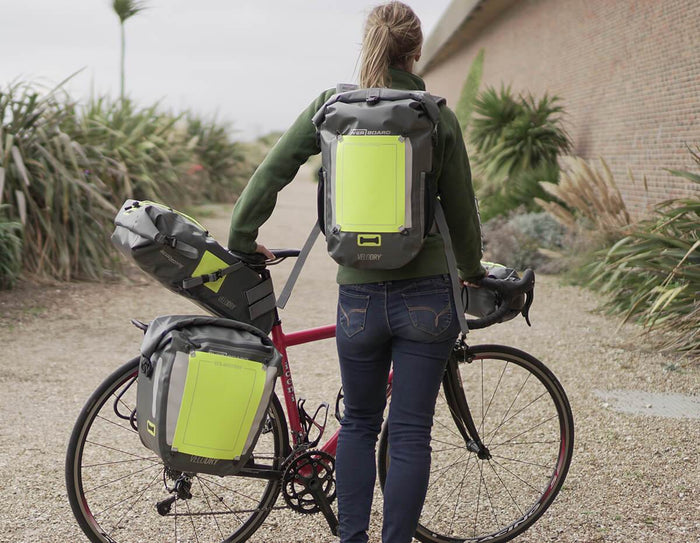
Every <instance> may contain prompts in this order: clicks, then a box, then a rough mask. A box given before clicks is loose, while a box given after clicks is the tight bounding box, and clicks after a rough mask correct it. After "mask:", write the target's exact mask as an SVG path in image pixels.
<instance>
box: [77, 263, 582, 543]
mask: <svg viewBox="0 0 700 543" xmlns="http://www.w3.org/2000/svg"><path fill="white" fill-rule="evenodd" d="M298 254H299V251H297V250H280V251H276V252H275V256H276V257H277V258H276V260H275V261H273V263H276V262H279V261H281V260H283V259H284V258H287V257H295V256H298ZM262 273H263V275H264V276H265V277H269V271H268V270H266V269H265V270H263V271H262ZM482 288H491V289H493V290H494V291H495V292H497V293H498V296H500V297H501V298H502V299H503V300H504V303H502V304H501V309H500V310H499V311H497V312H496V313H494V314H492V315H489V316H487V317H484V318H483V319H474V320H470V321H469V324H470V328H472V329H476V328H483V327H485V326H489V325H491V324H494V323H497V322H500V320H501V318H502V316H503V314H504V313H505V310H507V306H508V303H507V301H508V300H509V299H510V297H512V296H516V295H519V294H521V293H522V292H525V291H528V290H529V291H532V289H533V288H534V274H533V273H532V272H531V271H529V270H528V271H527V272H526V273H525V274H524V276H523V278H522V279H521V280H520V281H518V282H505V281H499V280H496V279H487V280H485V282H484V284H483V285H482ZM499 312H500V313H499ZM334 336H335V326H323V327H320V328H314V329H310V330H301V331H297V332H292V333H289V334H286V333H284V332H283V330H282V323H281V321H280V319H279V317H278V318H277V319H276V323H275V326H274V328H273V330H272V338H273V340H274V343H275V345H276V346H277V349H278V350H279V351H280V353H281V354H282V356H283V376H282V378H281V380H280V381H281V382H280V385H281V389H282V393H283V397H284V406H285V408H284V409H283V407H282V404H281V402H280V401H279V398H278V397H277V395H273V397H272V401H271V403H270V407H269V409H268V412H267V417H266V419H265V422H264V426H263V430H262V432H261V435H260V439H259V441H258V443H257V445H256V447H255V450H254V453H253V456H252V457H251V459H250V461H249V462H248V463H247V464H246V465H245V466H244V467H243V468H242V469H241V471H240V472H239V473H238V474H237V475H235V476H230V477H217V476H213V475H206V474H198V473H182V472H179V471H176V470H172V469H170V468H168V467H166V466H164V465H163V463H162V462H161V460H160V459H159V458H158V457H157V456H155V455H153V454H152V453H151V452H150V451H149V450H148V449H146V448H145V447H143V445H142V444H141V442H140V440H139V437H138V432H137V429H136V427H135V422H134V421H135V417H134V413H135V408H136V386H135V381H136V375H137V369H138V362H139V359H138V358H134V359H132V360H130V361H129V362H127V363H126V364H124V365H123V366H122V367H120V368H119V369H117V370H116V371H115V372H114V373H112V374H111V375H110V376H109V377H107V379H106V380H105V381H104V382H103V383H102V384H101V385H100V386H99V387H98V388H97V390H95V392H94V393H93V394H92V396H91V397H90V398H89V400H88V401H87V403H86V405H85V406H84V407H83V409H82V411H81V413H80V415H79V416H78V419H77V421H76V423H75V427H74V429H73V432H72V435H71V437H70V441H69V446H68V451H67V457H66V483H67V489H68V497H69V500H70V504H71V507H72V509H73V513H74V515H75V517H76V519H77V521H78V524H79V525H80V527H81V529H82V530H83V532H84V533H85V534H86V535H87V537H88V539H89V540H90V541H92V542H94V543H142V542H145V541H148V542H149V543H156V542H164V543H165V542H168V543H176V542H177V543H180V542H201V543H205V542H206V543H212V542H223V543H238V542H242V541H247V540H248V539H249V538H250V537H251V536H252V535H253V534H254V533H255V531H256V530H257V529H258V528H259V527H260V526H261V524H262V523H263V522H264V521H265V519H266V518H267V517H268V515H269V514H270V512H271V511H273V510H276V509H285V508H290V509H292V510H295V511H297V512H299V513H305V514H312V513H321V514H323V515H324V516H325V518H326V520H327V522H328V525H329V528H330V530H331V531H332V532H333V533H334V534H335V533H337V527H338V523H337V520H336V516H335V513H334V510H333V502H334V499H335V477H334V466H335V459H334V457H335V450H336V444H337V439H338V433H337V432H336V433H334V434H333V435H332V436H330V438H328V439H327V440H326V441H325V442H322V438H323V436H324V430H325V428H326V423H327V418H328V415H329V410H330V409H331V408H330V405H329V404H328V403H323V404H321V405H320V406H319V407H318V408H317V409H316V410H315V411H314V412H313V414H311V413H310V412H309V411H307V410H306V408H305V401H304V400H303V399H297V396H296V392H295V389H294V383H293V380H292V372H291V365H290V361H289V358H288V356H287V347H291V346H293V345H299V344H303V343H311V342H314V341H319V340H321V339H327V338H332V337H334ZM391 380H392V377H391V375H390V377H389V383H388V387H387V395H388V396H390V395H391ZM335 416H336V417H337V418H338V419H339V420H340V419H341V418H342V389H341V390H340V392H339V393H338V395H337V397H336V401H335ZM387 437H388V436H387V429H386V425H385V426H384V428H383V429H382V432H381V435H380V438H379V447H378V454H377V463H378V474H379V482H380V485H381V486H382V487H383V486H384V481H385V480H386V473H387V469H388V464H389V455H388V439H387ZM290 438H291V439H290ZM573 446H574V426H573V417H572V414H571V408H570V406H569V402H568V399H567V397H566V393H565V392H564V389H563V388H562V386H561V384H560V383H559V381H558V380H557V379H556V377H555V376H554V375H553V374H552V372H551V371H550V370H549V369H547V368H546V367H545V365H544V364H542V362H540V361H539V360H537V359H536V358H534V357H533V356H531V355H529V354H527V353H525V352H523V351H520V350H518V349H514V348H511V347H505V346H501V345H477V346H474V345H471V346H470V345H467V343H466V342H465V341H464V340H463V339H460V340H458V342H457V343H456V344H455V348H454V350H453V351H452V354H451V355H450V358H449V361H448V364H447V368H446V371H445V376H444V379H443V386H442V390H441V392H440V395H439V398H438V402H437V406H436V411H435V418H434V424H433V430H432V447H433V451H432V464H431V473H430V483H429V485H430V486H429V488H428V494H427V497H426V501H425V506H424V508H423V512H422V515H421V518H420V525H419V527H418V530H417V532H416V534H415V537H416V538H417V539H419V540H420V541H423V542H430V543H454V542H462V541H469V542H481V541H489V542H494V543H501V542H504V541H508V540H510V539H512V538H514V537H516V536H517V535H519V534H521V533H522V532H524V531H525V530H527V529H528V528H529V527H530V526H532V524H533V523H535V522H536V521H537V519H538V518H539V517H540V516H541V515H542V514H543V513H544V511H545V510H546V509H547V508H548V507H549V505H550V504H551V503H552V501H553V500H554V498H555V497H556V495H557V493H558V492H559V490H560V488H561V486H562V484H563V482H564V479H565V477H566V474H567V471H568V469H569V464H570V462H571V455H572V452H573ZM280 494H282V497H283V500H282V503H279V502H280V500H279V499H278V498H279V496H280Z"/></svg>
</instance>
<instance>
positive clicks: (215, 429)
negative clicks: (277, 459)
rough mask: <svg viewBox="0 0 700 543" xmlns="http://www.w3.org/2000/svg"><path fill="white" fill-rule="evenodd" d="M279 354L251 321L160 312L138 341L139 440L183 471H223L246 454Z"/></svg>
mask: <svg viewBox="0 0 700 543" xmlns="http://www.w3.org/2000/svg"><path fill="white" fill-rule="evenodd" d="M280 368H281V356H280V354H279V353H278V352H277V351H276V350H275V348H274V345H273V343H272V340H270V338H268V337H267V336H266V335H265V334H263V333H262V332H261V331H259V330H257V329H256V328H254V327H253V326H250V325H248V324H244V323H241V322H237V321H233V320H229V319H221V318H216V317H208V316H190V315H183V316H177V315H175V316H164V317H158V318H156V319H155V320H153V322H151V323H150V324H149V326H148V329H147V330H146V335H145V337H144V339H143V343H142V344H141V363H140V366H139V374H138V379H137V400H136V422H137V427H138V432H139V436H140V438H141V441H142V442H143V444H144V445H145V446H146V447H148V448H149V449H151V450H152V451H154V452H155V453H156V454H157V455H158V456H159V457H160V458H161V459H162V460H163V462H164V463H165V465H166V466H168V467H170V468H173V469H177V470H180V471H183V472H197V473H209V474H214V475H231V474H234V473H236V472H237V471H238V470H239V469H240V468H241V467H242V466H243V465H244V464H245V463H246V462H247V461H248V459H249V458H250V456H251V452H252V450H253V448H254V447H255V443H256V442H257V439H258V436H259V434H260V431H261V428H262V425H263V423H264V422H265V416H266V412H267V408H268V406H269V403H270V399H271V397H272V393H273V390H274V386H275V381H276V378H277V376H278V375H279V373H280V371H281V369H280Z"/></svg>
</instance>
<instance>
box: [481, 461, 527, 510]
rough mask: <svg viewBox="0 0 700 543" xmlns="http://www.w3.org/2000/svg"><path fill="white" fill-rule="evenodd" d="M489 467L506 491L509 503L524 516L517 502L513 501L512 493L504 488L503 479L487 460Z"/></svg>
mask: <svg viewBox="0 0 700 543" xmlns="http://www.w3.org/2000/svg"><path fill="white" fill-rule="evenodd" d="M489 467H490V468H491V470H492V471H493V474H494V475H495V476H496V477H497V478H498V480H499V481H500V482H501V486H502V487H503V488H504V489H505V491H506V493H507V494H508V496H510V499H511V501H512V502H513V503H514V504H515V507H516V508H517V509H518V511H519V512H520V514H521V515H524V514H525V513H524V512H523V510H522V509H521V508H520V506H519V505H518V502H517V501H516V500H515V496H513V493H512V492H511V491H510V488H508V487H507V486H506V484H505V482H504V481H503V478H502V477H501V475H500V474H499V473H498V472H497V471H496V468H494V467H493V464H492V463H491V461H490V460H489Z"/></svg>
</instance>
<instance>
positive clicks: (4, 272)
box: [0, 172, 22, 290]
mask: <svg viewBox="0 0 700 543" xmlns="http://www.w3.org/2000/svg"><path fill="white" fill-rule="evenodd" d="M0 179H2V172H0ZM8 207H9V206H6V205H0V290H3V289H8V288H12V286H13V285H14V284H15V281H16V280H17V278H18V277H19V274H20V271H21V270H22V225H21V224H20V223H18V222H15V221H11V220H9V219H8V217H7V215H6V212H7V208H8Z"/></svg>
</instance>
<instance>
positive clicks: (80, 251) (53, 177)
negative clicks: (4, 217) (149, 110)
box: [0, 82, 116, 280]
mask: <svg viewBox="0 0 700 543" xmlns="http://www.w3.org/2000/svg"><path fill="white" fill-rule="evenodd" d="M40 91H41V89H37V88H36V87H35V86H32V85H30V84H27V83H22V82H18V83H14V84H12V85H10V86H9V87H8V88H7V89H6V90H4V91H3V92H2V93H0V158H1V159H2V164H1V166H2V168H3V169H4V171H5V183H4V187H3V191H2V201H4V202H5V203H7V204H8V205H9V208H8V212H9V215H10V218H11V219H13V220H19V221H21V223H22V225H23V228H24V245H23V254H22V264H23V267H24V269H25V270H26V271H28V272H30V273H32V274H37V275H40V276H47V277H53V278H57V279H63V280H69V279H71V278H74V277H79V276H80V277H89V278H98V277H100V276H101V274H102V272H103V271H104V270H105V269H107V268H108V267H109V264H110V262H111V260H112V251H111V249H110V248H109V247H108V244H107V240H106V236H105V225H106V224H108V223H109V221H110V220H111V218H112V216H113V215H114V213H115V211H116V207H115V205H114V203H113V202H112V201H110V191H109V188H108V187H107V186H106V185H105V184H104V183H102V182H101V181H100V180H99V179H95V178H94V177H92V176H90V175H89V173H88V172H89V171H90V169H91V167H92V162H91V160H90V157H89V156H88V152H87V151H86V149H85V148H84V147H83V146H82V145H81V144H80V143H79V142H78V141H76V139H75V138H73V137H71V135H70V133H68V132H66V130H65V127H66V125H67V124H69V123H71V122H72V120H73V119H72V118H73V108H74V105H73V104H72V103H70V101H69V99H68V97H67V96H66V95H65V94H63V93H62V92H61V91H60V90H54V91H52V92H48V93H44V94H40Z"/></svg>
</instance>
